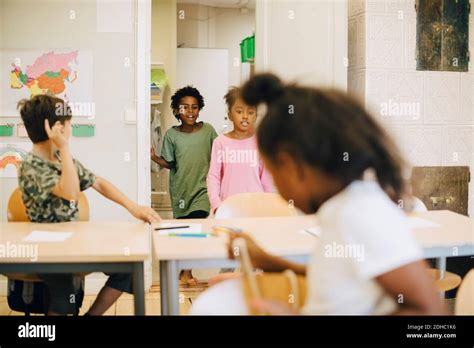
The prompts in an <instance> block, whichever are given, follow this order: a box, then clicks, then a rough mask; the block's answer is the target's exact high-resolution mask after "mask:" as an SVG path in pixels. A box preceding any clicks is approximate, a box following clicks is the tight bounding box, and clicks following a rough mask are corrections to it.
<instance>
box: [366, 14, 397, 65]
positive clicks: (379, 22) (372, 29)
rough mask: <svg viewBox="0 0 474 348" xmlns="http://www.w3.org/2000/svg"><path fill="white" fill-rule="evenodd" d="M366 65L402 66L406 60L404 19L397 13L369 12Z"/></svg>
mask: <svg viewBox="0 0 474 348" xmlns="http://www.w3.org/2000/svg"><path fill="white" fill-rule="evenodd" d="M366 22H367V39H366V44H367V49H366V55H367V56H366V66H367V67H369V68H375V67H382V68H385V69H390V68H402V67H403V65H404V60H405V47H404V40H403V37H404V34H403V25H404V20H400V19H398V17H397V16H396V15H385V14H374V13H370V14H369V13H368V14H367V16H366Z"/></svg>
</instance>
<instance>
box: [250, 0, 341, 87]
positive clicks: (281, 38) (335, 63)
mask: <svg viewBox="0 0 474 348" xmlns="http://www.w3.org/2000/svg"><path fill="white" fill-rule="evenodd" d="M256 6H257V7H256V20H257V23H256V39H255V40H256V57H255V59H256V71H257V72H262V71H270V72H274V73H277V74H278V75H279V76H281V77H282V78H284V79H286V80H297V81H298V82H299V83H301V84H307V85H313V86H330V87H338V88H341V89H343V90H345V89H346V86H347V67H346V63H345V61H346V57H347V2H346V1H345V0H335V1H334V0H259V1H257V2H256Z"/></svg>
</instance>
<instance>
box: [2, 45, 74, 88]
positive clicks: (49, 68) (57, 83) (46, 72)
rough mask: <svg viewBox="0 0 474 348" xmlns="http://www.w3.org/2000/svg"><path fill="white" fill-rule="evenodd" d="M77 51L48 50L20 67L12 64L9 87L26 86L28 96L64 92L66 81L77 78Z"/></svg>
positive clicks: (70, 81)
mask: <svg viewBox="0 0 474 348" xmlns="http://www.w3.org/2000/svg"><path fill="white" fill-rule="evenodd" d="M77 55H78V51H73V52H68V53H55V52H53V51H52V52H48V53H45V54H43V55H41V56H40V57H38V58H36V60H35V61H34V63H33V64H31V65H27V67H26V69H25V70H24V71H23V70H22V69H21V67H19V66H16V65H15V64H12V70H11V74H10V87H11V88H13V89H21V88H23V87H26V88H28V90H29V92H30V96H35V95H38V94H48V95H55V96H56V95H59V94H62V93H64V92H65V90H66V83H74V81H75V80H76V79H77V71H76V70H74V67H75V66H77Z"/></svg>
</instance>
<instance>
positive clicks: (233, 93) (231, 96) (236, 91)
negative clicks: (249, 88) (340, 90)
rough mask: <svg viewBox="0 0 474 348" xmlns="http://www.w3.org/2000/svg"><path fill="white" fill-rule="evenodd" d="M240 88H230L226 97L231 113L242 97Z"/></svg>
mask: <svg viewBox="0 0 474 348" xmlns="http://www.w3.org/2000/svg"><path fill="white" fill-rule="evenodd" d="M240 93H241V91H240V88H238V87H230V88H229V90H228V91H227V93H226V95H225V96H224V100H225V103H226V104H227V109H228V110H229V111H230V109H231V108H232V106H234V104H235V102H236V101H237V98H239V97H240Z"/></svg>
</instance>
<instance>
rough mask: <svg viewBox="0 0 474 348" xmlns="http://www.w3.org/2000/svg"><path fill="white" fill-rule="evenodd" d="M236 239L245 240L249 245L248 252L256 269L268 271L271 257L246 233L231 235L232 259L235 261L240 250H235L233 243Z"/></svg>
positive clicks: (229, 246)
mask: <svg viewBox="0 0 474 348" xmlns="http://www.w3.org/2000/svg"><path fill="white" fill-rule="evenodd" d="M236 238H243V239H245V242H246V244H247V250H248V252H249V256H250V260H251V261H252V265H253V266H254V267H255V268H261V269H263V270H265V269H268V266H269V263H270V262H271V261H270V259H271V256H270V255H269V254H267V253H266V252H265V250H263V249H262V248H261V247H260V246H259V245H258V244H257V243H255V242H254V240H253V239H252V238H251V237H250V236H249V235H248V234H246V233H235V232H230V233H229V244H228V254H229V258H230V259H235V256H236V255H237V253H238V252H239V250H234V248H233V246H232V242H233V241H234V239H236Z"/></svg>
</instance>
